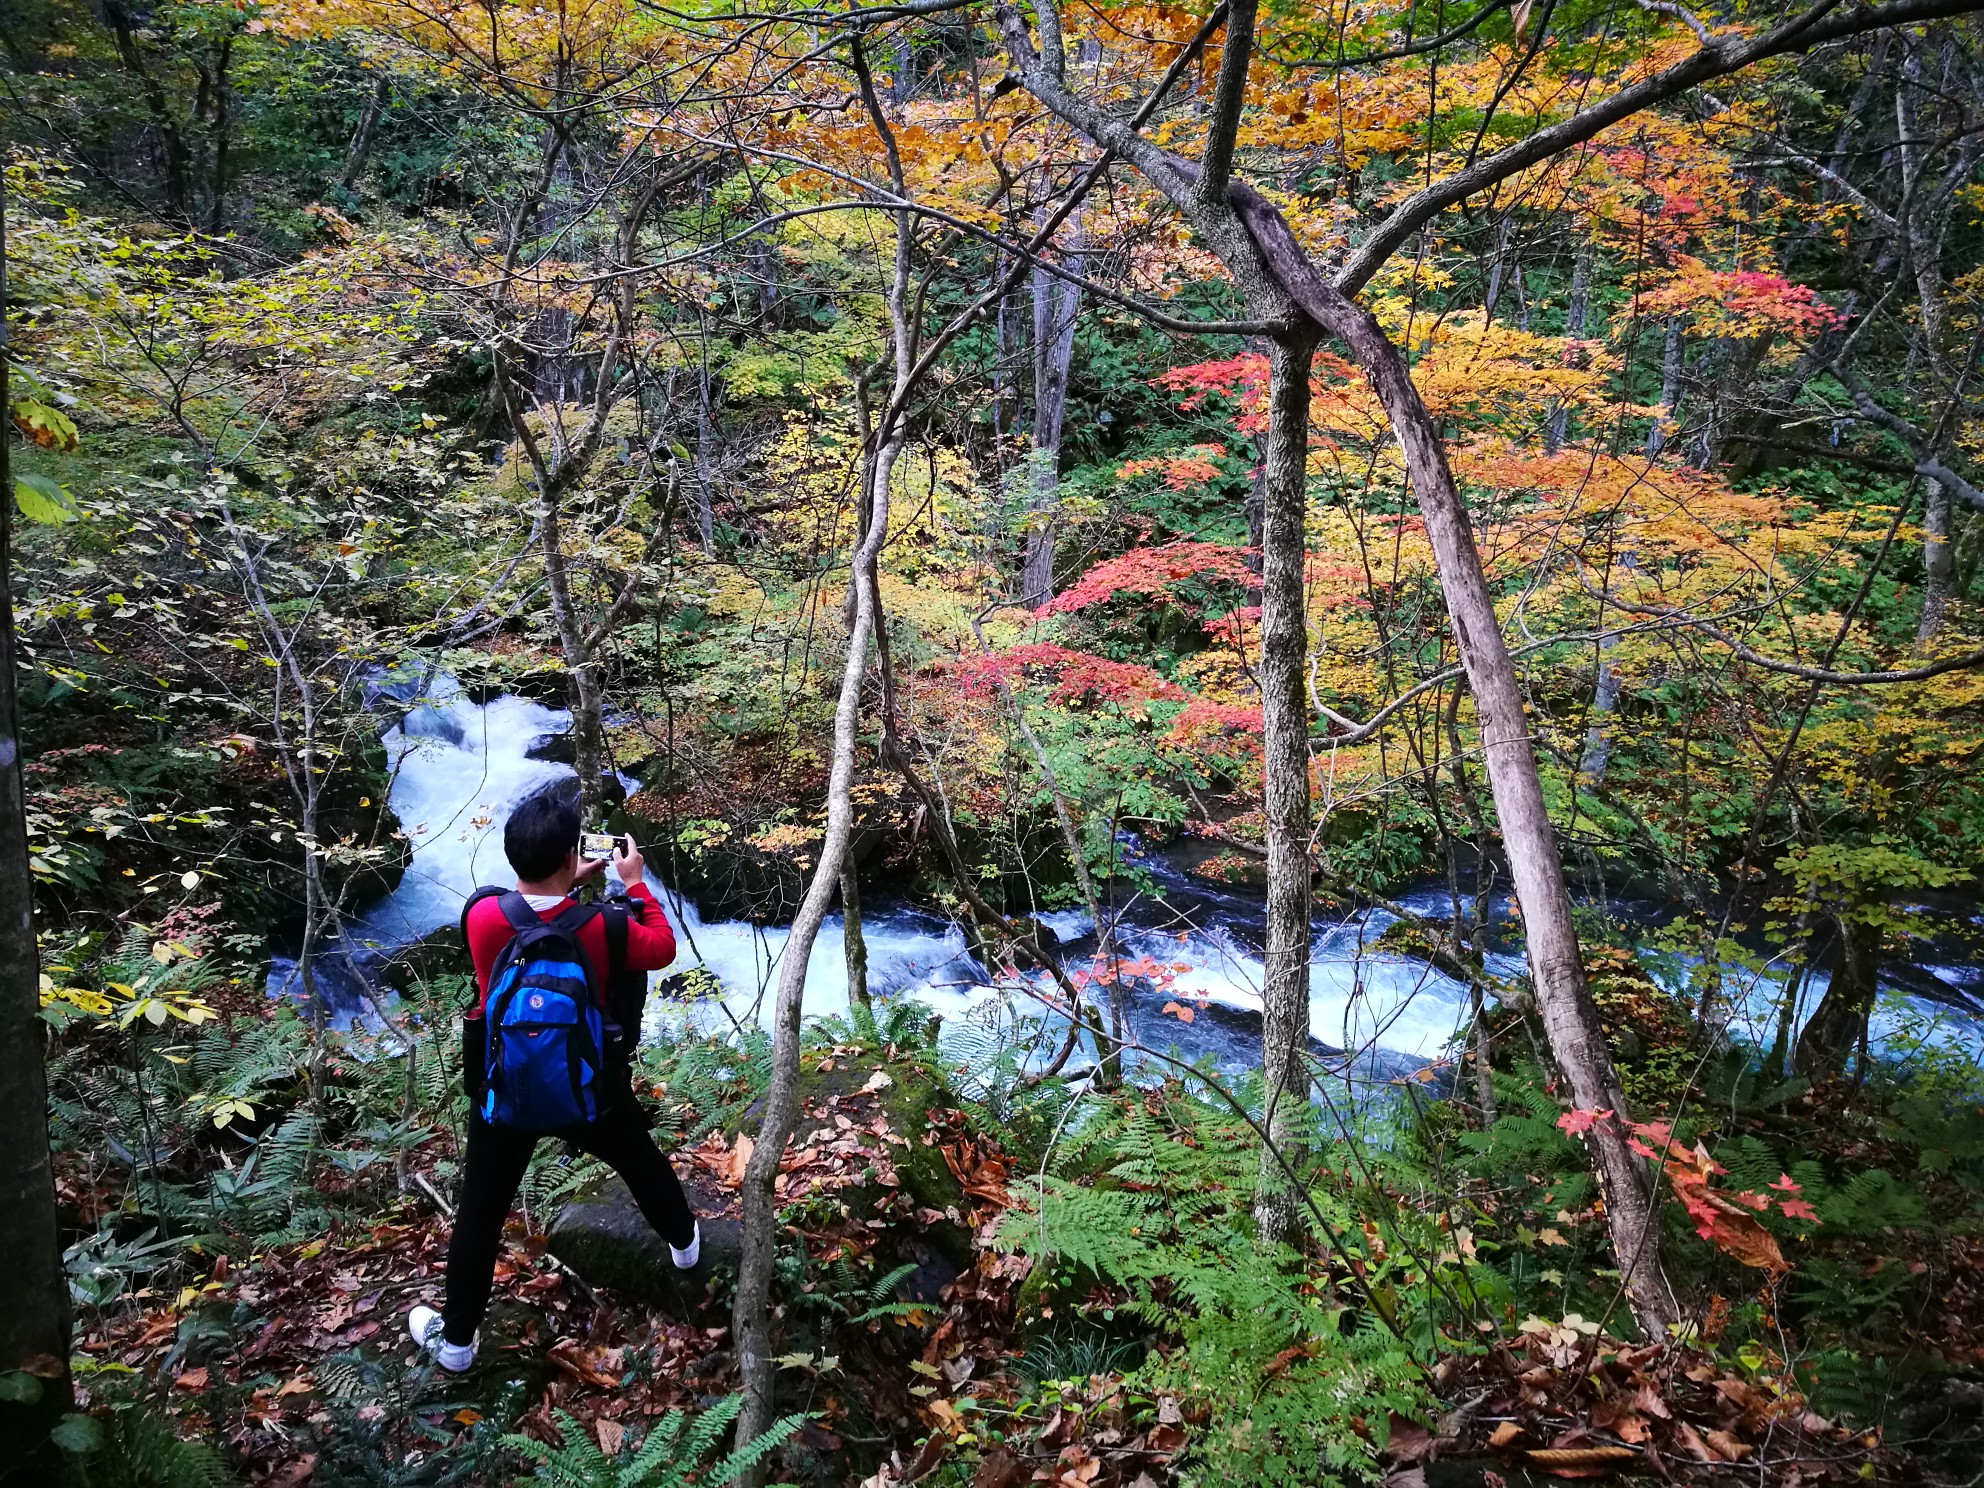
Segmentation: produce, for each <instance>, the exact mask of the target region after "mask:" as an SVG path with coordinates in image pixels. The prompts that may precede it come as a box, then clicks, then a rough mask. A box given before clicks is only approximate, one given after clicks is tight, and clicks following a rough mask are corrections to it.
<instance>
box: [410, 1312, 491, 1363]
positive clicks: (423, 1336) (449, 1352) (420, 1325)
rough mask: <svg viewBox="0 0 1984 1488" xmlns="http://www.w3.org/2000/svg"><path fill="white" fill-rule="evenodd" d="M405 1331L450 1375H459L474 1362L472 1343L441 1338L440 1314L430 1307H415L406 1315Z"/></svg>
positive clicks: (473, 1346)
mask: <svg viewBox="0 0 1984 1488" xmlns="http://www.w3.org/2000/svg"><path fill="white" fill-rule="evenodd" d="M406 1331H407V1332H409V1333H411V1334H412V1335H413V1341H414V1342H415V1343H417V1344H419V1345H420V1346H421V1347H422V1348H424V1349H426V1350H427V1352H428V1353H430V1354H432V1355H433V1356H434V1362H435V1363H437V1364H439V1365H440V1366H441V1367H442V1368H443V1369H445V1370H447V1371H448V1372H449V1373H450V1374H460V1373H462V1371H464V1370H465V1369H467V1368H468V1367H469V1365H471V1364H473V1363H474V1362H475V1345H474V1344H473V1343H450V1342H448V1340H447V1339H446V1338H444V1337H442V1336H441V1314H440V1313H438V1312H436V1311H435V1310H434V1309H433V1308H431V1307H416V1308H414V1310H413V1311H412V1312H409V1313H408V1314H407V1315H406Z"/></svg>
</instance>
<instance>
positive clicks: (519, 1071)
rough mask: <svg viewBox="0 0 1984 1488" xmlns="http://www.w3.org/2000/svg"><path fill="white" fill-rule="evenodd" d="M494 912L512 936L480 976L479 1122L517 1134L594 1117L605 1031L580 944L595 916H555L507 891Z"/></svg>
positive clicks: (582, 912) (586, 908) (577, 911)
mask: <svg viewBox="0 0 1984 1488" xmlns="http://www.w3.org/2000/svg"><path fill="white" fill-rule="evenodd" d="M497 902H498V905H499V907H500V908H501V909H502V911H503V917H504V918H505V919H507V920H508V921H509V922H510V925H511V928H512V929H514V930H515V932H516V933H515V934H514V935H512V936H511V937H510V941H509V944H507V945H505V946H504V947H503V949H502V951H501V953H499V954H498V956H497V957H496V963H495V965H493V966H492V967H490V969H489V995H488V996H487V997H486V998H485V999H484V1001H483V1028H484V1031H485V1032H484V1039H485V1044H484V1049H485V1053H484V1066H485V1068H484V1073H485V1077H486V1084H485V1087H484V1091H483V1096H482V1118H483V1120H485V1121H488V1122H490V1123H492V1124H494V1125H497V1126H507V1127H512V1128H514V1129H515V1130H517V1131H527V1132H548V1131H557V1130H559V1129H560V1128H563V1127H568V1126H582V1125H584V1124H586V1123H587V1122H590V1121H592V1120H593V1119H594V1118H595V1117H597V1116H598V1115H599V1110H600V1101H601V1097H602V1095H603V1093H604V1092H602V1090H601V1089H600V1088H599V1087H600V1077H601V1075H602V1073H603V1072H604V1070H605V1067H606V1049H607V1043H606V1024H605V1019H604V1016H603V1014H602V1012H601V1009H600V998H599V995H598V993H597V992H596V991H595V990H594V989H595V987H596V986H598V985H599V983H600V978H599V977H598V975H597V974H596V973H594V971H593V970H592V968H591V967H590V965H589V964H588V962H587V959H586V953H585V949H584V947H582V946H581V945H580V944H579V928H580V927H581V926H582V925H584V924H585V923H586V922H587V921H588V920H590V919H591V918H592V917H593V916H594V915H595V914H597V913H599V909H598V907H597V906H595V905H591V904H575V905H573V906H572V907H571V908H570V909H568V910H566V911H565V912H564V913H562V914H560V915H558V916H557V917H556V918H555V919H550V920H544V919H539V918H538V914H537V911H536V910H534V909H532V908H531V907H530V905H529V904H528V903H527V902H525V900H524V896H523V895H522V894H519V893H515V892H507V893H504V894H502V895H501V896H500V897H499V898H498V900H497Z"/></svg>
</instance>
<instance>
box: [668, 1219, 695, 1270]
mask: <svg viewBox="0 0 1984 1488" xmlns="http://www.w3.org/2000/svg"><path fill="white" fill-rule="evenodd" d="M702 1256H703V1226H702V1221H700V1220H698V1221H697V1222H696V1233H695V1234H693V1235H691V1236H690V1237H689V1243H688V1244H687V1245H685V1246H683V1247H682V1248H681V1249H680V1250H677V1249H676V1248H675V1247H674V1246H673V1245H671V1246H669V1247H668V1258H669V1259H670V1260H671V1261H673V1262H675V1269H676V1270H677V1271H693V1270H695V1269H696V1262H697V1261H699V1260H701V1259H702Z"/></svg>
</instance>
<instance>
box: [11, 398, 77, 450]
mask: <svg viewBox="0 0 1984 1488" xmlns="http://www.w3.org/2000/svg"><path fill="white" fill-rule="evenodd" d="M14 423H15V424H16V425H17V426H18V427H19V428H20V431H21V432H22V433H23V434H25V435H26V436H27V437H28V440H29V441H30V442H31V443H34V444H38V445H40V446H42V448H44V449H58V450H72V449H74V448H75V447H76V425H75V421H74V420H73V419H71V418H70V417H69V415H68V414H66V413H64V412H63V411H62V410H61V409H59V408H52V407H50V406H49V405H48V404H46V403H43V402H41V401H40V400H39V399H35V398H23V399H20V400H19V401H17V402H16V403H15V404H14Z"/></svg>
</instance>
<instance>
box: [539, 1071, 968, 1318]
mask: <svg viewBox="0 0 1984 1488" xmlns="http://www.w3.org/2000/svg"><path fill="white" fill-rule="evenodd" d="M954 1108H955V1098H954V1097H953V1096H952V1094H951V1092H950V1091H949V1090H948V1089H947V1088H946V1087H945V1085H944V1083H943V1080H942V1078H941V1076H940V1075H938V1074H937V1073H936V1072H935V1071H934V1070H933V1069H931V1068H930V1067H929V1066H928V1065H925V1064H923V1063H922V1062H920V1061H918V1060H914V1059H888V1058H885V1057H883V1056H881V1055H879V1054H874V1053H863V1052H858V1051H848V1050H832V1051H827V1052H824V1053H820V1052H814V1051H809V1052H808V1054H807V1056H806V1058H805V1060H804V1061H803V1064H802V1069H801V1074H800V1080H799V1109H800V1117H799V1122H798V1126H797V1128H796V1130H795V1131H794V1133H793V1138H792V1141H791V1142H790V1143H789V1144H788V1146H787V1148H786V1152H785V1156H784V1159H783V1161H782V1162H781V1163H780V1165H779V1172H778V1175H777V1178H776V1179H775V1195H776V1198H777V1202H778V1206H779V1213H780V1220H781V1224H782V1225H784V1226H786V1227H788V1228H789V1229H796V1230H797V1231H798V1232H799V1233H800V1234H802V1235H804V1236H805V1238H806V1242H807V1244H808V1246H809V1248H811V1249H812V1250H813V1251H814V1252H815V1254H816V1255H817V1256H826V1255H851V1254H864V1253H865V1254H872V1255H873V1256H874V1257H875V1259H876V1262H877V1264H878V1265H881V1266H883V1267H884V1268H893V1267H897V1266H901V1265H905V1264H907V1265H911V1266H914V1267H915V1268H916V1269H915V1271H914V1272H913V1273H912V1274H911V1275H910V1276H909V1277H908V1278H906V1280H905V1281H904V1283H903V1285H902V1288H901V1291H900V1292H899V1295H900V1296H901V1297H902V1298H903V1300H911V1301H931V1300H934V1299H935V1298H936V1296H937V1294H938V1293H939V1292H941V1291H942V1290H943V1288H944V1287H945V1286H946V1285H948V1284H949V1283H950V1282H951V1281H952V1280H953V1279H954V1278H955V1277H956V1276H957V1275H958V1274H959V1272H960V1271H961V1270H962V1269H963V1268H964V1267H965V1266H967V1265H969V1264H970V1263H971V1259H972V1236H971V1228H970V1218H969V1207H970V1204H971V1198H970V1196H969V1195H968V1194H967V1193H966V1191H965V1186H964V1184H963V1183H962V1182H960V1180H959V1179H958V1177H957V1175H956V1174H955V1173H953V1172H952V1170H951V1164H950V1162H949V1161H948V1160H947V1158H946V1156H945V1150H946V1145H947V1143H948V1144H950V1145H955V1129H956V1119H955V1117H954V1116H953V1114H952V1113H953V1111H954ZM761 1119H762V1102H760V1103H758V1104H756V1105H753V1106H752V1107H750V1108H749V1109H747V1110H746V1111H745V1112H744V1114H743V1115H742V1116H741V1117H740V1118H738V1119H737V1120H735V1121H733V1122H731V1123H730V1124H729V1126H728V1127H727V1128H726V1129H725V1130H724V1131H721V1132H716V1133H712V1134H711V1135H710V1136H709V1137H708V1138H706V1139H705V1140H704V1141H703V1142H702V1143H700V1144H699V1145H698V1146H696V1147H692V1148H688V1149H685V1150H683V1151H681V1152H677V1153H675V1154H673V1162H674V1165H675V1170H676V1172H677V1174H678V1175H679V1176H680V1177H681V1178H682V1180H683V1188H684V1189H685V1190H686V1191H687V1193H688V1195H689V1201H690V1203H691V1205H692V1206H693V1207H694V1208H695V1210H696V1212H697V1214H698V1215H699V1216H700V1217H701V1222H702V1226H703V1254H702V1260H701V1262H700V1264H698V1266H697V1267H696V1269H695V1270H694V1271H692V1272H688V1273H684V1272H680V1271H677V1270H675V1268H674V1265H673V1263H672V1262H671V1261H670V1259H669V1255H668V1247H667V1245H666V1243H665V1242H664V1241H663V1240H662V1239H661V1237H660V1236H659V1235H657V1234H655V1232H654V1231H653V1230H652V1229H651V1228H650V1227H649V1225H648V1222H647V1220H646V1218H645V1217H644V1216H643V1215H642V1214H641V1212H640V1209H639V1208H638V1207H637V1206H636V1205H635V1203H634V1200H633V1196H632V1195H631V1194H629V1193H628V1191H627V1188H626V1185H625V1184H623V1183H621V1182H620V1180H619V1179H617V1178H610V1179H607V1180H606V1181H604V1182H602V1183H601V1184H599V1185H598V1186H597V1187H595V1188H593V1189H592V1190H591V1191H589V1192H586V1193H583V1194H581V1195H580V1196H579V1197H578V1198H576V1199H574V1200H573V1201H572V1202H571V1203H569V1204H567V1205H566V1206H565V1207H564V1209H562V1210H561V1211H560V1212H559V1214H558V1216H557V1218H556V1219H555V1220H553V1221H552V1224H551V1228H550V1230H549V1232H548V1234H547V1236H546V1242H547V1246H548V1248H549V1249H550V1251H551V1253H552V1254H553V1255H554V1256H556V1257H557V1258H558V1259H559V1260H561V1261H563V1262H564V1263H565V1264H566V1265H567V1266H569V1267H571V1268H572V1270H573V1272H574V1273H576V1274H577V1275H578V1276H579V1277H580V1279H581V1280H583V1281H585V1282H586V1283H587V1284H588V1285H591V1286H599V1287H609V1288H612V1289H613V1290H615V1291H620V1292H625V1293H627V1294H628V1295H629V1296H632V1297H636V1298H638V1299H640V1300H641V1301H643V1302H646V1303H647V1304H649V1305H650V1306H653V1307H656V1308H658V1309H660V1310H661V1311H663V1312H664V1313H666V1314H668V1315H669V1316H670V1317H673V1318H676V1319H679V1320H681V1321H683V1322H690V1323H695V1324H696V1325H698V1326H702V1327H720V1326H723V1325H724V1323H725V1322H726V1321H727V1320H728V1317H729V1312H728V1309H729V1304H730V1299H731V1296H732V1295H733V1289H734V1287H735V1284H736V1275H737V1262H738V1255H739V1250H740V1247H741V1244H742V1234H741V1231H740V1228H739V1225H738V1218H737V1216H738V1188H739V1185H740V1184H741V1183H742V1181H743V1177H744V1171H745V1167H746V1165H747V1164H748V1163H749V1162H750V1158H751V1144H752V1140H753V1134H754V1133H755V1132H756V1131H757V1129H758V1125H759V1122H760V1121H761Z"/></svg>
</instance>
